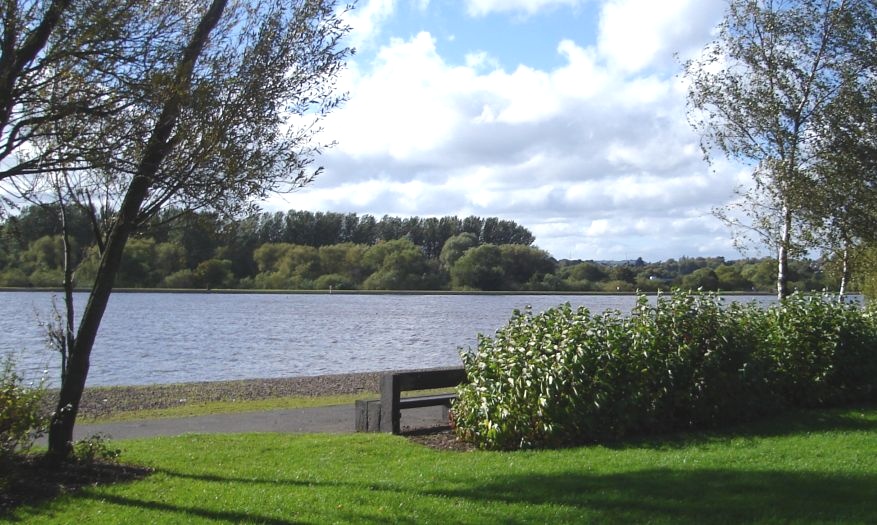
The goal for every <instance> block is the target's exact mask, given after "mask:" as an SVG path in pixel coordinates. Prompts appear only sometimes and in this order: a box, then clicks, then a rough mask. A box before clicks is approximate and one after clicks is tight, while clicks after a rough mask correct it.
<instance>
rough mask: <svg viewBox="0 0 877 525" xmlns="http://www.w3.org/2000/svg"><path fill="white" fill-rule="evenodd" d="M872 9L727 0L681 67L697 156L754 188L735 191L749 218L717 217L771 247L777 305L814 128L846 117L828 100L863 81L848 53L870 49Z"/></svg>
mask: <svg viewBox="0 0 877 525" xmlns="http://www.w3.org/2000/svg"><path fill="white" fill-rule="evenodd" d="M874 10H875V6H874V4H873V2H858V1H848V0H795V1H781V0H731V2H730V5H729V8H728V10H727V12H726V14H725V18H724V21H723V22H722V24H721V25H720V26H719V31H718V36H717V38H716V40H714V41H713V42H712V43H710V44H709V45H708V46H707V47H706V48H705V50H704V52H703V54H702V55H701V57H700V58H698V59H695V60H692V61H689V62H687V63H686V64H685V75H686V77H687V79H688V81H689V92H688V103H689V108H690V112H689V117H690V120H691V122H692V125H693V126H694V128H695V129H696V130H697V131H698V132H699V133H700V135H701V145H702V147H703V150H704V154H705V156H707V158H710V157H711V156H713V150H718V152H720V153H721V154H722V155H725V156H728V157H730V158H733V159H737V160H741V161H743V162H745V163H748V164H749V165H750V166H752V168H753V180H754V186H753V187H752V188H750V189H749V190H746V191H743V193H742V197H743V199H742V207H741V210H742V211H743V212H745V213H746V215H748V217H749V220H748V221H743V220H740V219H739V218H738V217H736V216H734V215H733V213H729V211H728V210H720V211H719V213H718V215H719V216H720V217H721V218H724V219H726V220H727V221H728V222H729V223H730V224H731V225H732V226H735V227H743V228H745V229H747V230H748V231H750V232H755V233H756V234H757V235H758V236H760V238H761V240H762V241H763V242H765V243H767V244H768V245H770V246H772V247H773V248H775V250H776V258H777V263H778V264H777V276H776V289H777V295H778V296H779V297H780V298H782V297H785V296H786V294H787V292H788V290H787V281H788V276H787V271H788V260H789V257H790V254H795V253H800V252H801V250H802V249H803V248H804V247H805V246H806V244H805V241H806V239H805V238H803V237H802V236H801V234H800V233H801V231H800V228H801V227H802V221H803V219H804V217H802V213H801V210H802V208H803V206H804V204H803V202H804V200H805V196H806V194H807V192H808V191H811V190H812V184H811V183H812V180H811V173H812V170H813V167H814V166H815V164H816V163H817V162H818V160H819V158H820V155H821V154H822V153H823V152H822V151H821V150H820V148H819V143H818V140H817V139H818V134H817V126H816V124H817V123H819V122H828V121H831V120H832V116H831V115H832V114H833V113H837V112H844V111H846V109H847V108H846V105H844V104H835V103H834V102H835V100H836V99H837V96H838V94H839V93H841V92H842V91H845V90H848V89H855V87H854V86H853V84H856V83H859V82H861V81H862V80H863V77H862V76H860V75H859V74H857V73H856V71H857V70H860V69H861V67H862V65H861V57H860V56H858V54H856V53H852V52H851V50H852V49H853V48H854V47H856V46H857V45H859V44H861V45H863V46H867V47H869V48H870V47H872V46H873V44H871V45H870V46H869V45H868V43H869V42H868V39H873V32H872V30H873V19H874V16H873V14H874ZM739 238H740V237H738V239H739Z"/></svg>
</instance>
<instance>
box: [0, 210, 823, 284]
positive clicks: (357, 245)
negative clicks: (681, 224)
mask: <svg viewBox="0 0 877 525" xmlns="http://www.w3.org/2000/svg"><path fill="white" fill-rule="evenodd" d="M55 211H57V210H52V209H51V207H49V208H38V207H31V208H28V209H26V210H24V212H23V213H21V214H19V215H18V216H16V217H12V218H9V219H8V220H6V221H5V222H3V223H2V224H0V245H2V247H3V250H2V255H0V286H25V287H27V286H41V287H57V286H59V284H60V283H61V282H62V281H63V279H64V261H65V258H64V246H63V244H64V243H63V242H62V236H61V235H60V225H59V224H54V225H53V221H52V220H51V218H52V217H53V216H55V215H54V212H55ZM84 219H85V218H84V216H82V215H81V214H77V213H71V214H69V215H68V231H69V235H70V243H69V244H70V246H71V247H72V248H73V249H72V253H73V254H74V257H73V259H72V263H73V264H74V265H75V266H76V272H75V280H76V283H77V285H78V286H80V287H83V286H89V285H91V284H92V283H93V281H94V280H95V279H96V278H97V274H98V268H99V253H98V250H97V249H96V248H95V247H94V241H93V238H92V234H91V232H90V230H89V228H88V227H87V226H88V224H87V221H85V220H84ZM301 224H310V226H309V227H307V228H306V231H311V232H317V231H318V232H321V233H320V235H319V236H317V235H309V236H308V237H307V239H309V240H310V243H307V244H305V243H296V242H288V241H285V240H283V239H290V238H292V239H298V238H301V237H296V236H295V233H294V231H293V228H294V226H291V225H301ZM332 225H335V227H330V226H332ZM345 225H347V227H345ZM147 232H148V235H146V234H144V235H140V236H137V237H135V238H133V239H131V240H130V241H129V242H128V245H127V248H126V250H125V253H124V255H123V257H122V261H121V263H120V266H119V271H118V274H117V276H116V284H117V285H119V286H125V287H132V288H140V287H143V288H153V287H163V288H197V289H205V288H211V289H216V288H244V289H282V290H299V289H304V290H310V289H317V290H328V289H329V288H330V287H331V288H333V289H336V290H350V289H365V290H424V289H428V290H447V289H454V290H548V291H607V292H613V291H633V290H642V291H656V290H666V289H669V288H671V287H681V288H686V289H697V288H702V289H705V290H726V291H731V290H733V291H752V290H758V291H768V290H769V289H771V287H772V286H773V278H774V275H775V272H776V262H775V261H773V260H770V259H762V260H740V261H734V262H727V261H725V260H724V259H723V258H721V257H716V258H703V257H700V258H682V259H678V260H676V259H670V260H668V261H663V262H656V263H646V262H644V261H643V260H642V259H638V260H636V261H628V262H621V263H600V262H594V261H568V260H564V261H556V260H555V259H554V258H552V257H551V256H550V255H549V254H548V253H546V252H544V251H543V250H540V249H538V248H535V247H533V246H530V243H531V242H532V238H533V237H532V235H531V234H530V232H529V231H527V229H526V228H524V227H522V226H520V225H517V224H515V223H514V222H511V221H502V220H498V219H495V218H487V219H482V218H479V217H467V218H466V219H462V220H461V219H459V218H457V217H443V218H441V219H435V218H427V219H421V218H417V217H413V218H408V219H400V218H398V217H386V216H385V217H383V218H382V219H380V220H379V221H377V220H375V219H374V218H373V217H370V216H368V215H366V216H363V217H361V218H360V217H358V216H357V215H356V214H339V213H311V212H298V211H290V212H288V213H285V214H284V213H275V214H267V213H266V214H255V215H252V216H250V217H247V218H245V219H243V220H239V221H234V220H226V219H222V218H221V217H220V216H218V215H216V214H212V213H201V214H191V215H188V216H186V217H185V218H184V219H180V220H177V221H173V222H161V221H156V222H155V223H154V224H153V227H152V228H151V229H149V230H147ZM273 239H281V242H275V241H274V240H273ZM351 239H355V241H365V242H355V241H354V240H351ZM417 239H419V240H420V241H419V242H418V240H417ZM424 240H426V242H424ZM508 240H513V241H514V240H518V241H520V242H507V241H508ZM823 266H827V268H828V271H827V272H826V271H823ZM835 274H837V272H836V271H835V272H832V266H831V265H830V264H824V263H823V262H814V261H806V260H793V261H790V268H789V279H790V287H791V288H792V289H800V290H822V289H824V288H831V289H836V286H837V282H836V281H837V279H835V278H833V275H835Z"/></svg>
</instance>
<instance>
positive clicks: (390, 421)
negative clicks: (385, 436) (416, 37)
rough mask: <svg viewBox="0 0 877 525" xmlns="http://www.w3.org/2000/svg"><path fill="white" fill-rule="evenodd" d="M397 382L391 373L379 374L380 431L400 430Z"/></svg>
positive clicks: (399, 391)
mask: <svg viewBox="0 0 877 525" xmlns="http://www.w3.org/2000/svg"><path fill="white" fill-rule="evenodd" d="M399 386H400V385H399V382H398V381H396V378H395V377H394V376H393V374H384V375H383V376H381V416H380V429H381V432H390V433H393V434H398V433H399V432H400V431H401V419H402V411H401V410H400V409H399V394H400V393H401V389H400V388H399Z"/></svg>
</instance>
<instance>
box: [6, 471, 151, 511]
mask: <svg viewBox="0 0 877 525" xmlns="http://www.w3.org/2000/svg"><path fill="white" fill-rule="evenodd" d="M2 468H3V476H2V478H3V479H2V480H0V518H7V519H8V515H9V513H11V512H12V511H14V510H15V509H16V508H18V507H19V506H22V505H39V504H41V503H43V502H46V501H48V500H51V499H54V498H56V497H58V496H59V495H61V494H69V493H71V492H76V491H78V490H79V489H81V488H83V487H93V486H96V485H108V484H112V483H127V482H131V481H136V480H139V479H143V478H145V477H146V476H148V475H150V474H151V473H152V472H153V469H150V468H146V467H139V466H133V465H123V464H116V463H103V462H94V463H85V464H83V463H73V462H70V463H62V464H61V465H58V466H55V465H50V464H49V463H47V462H46V461H45V460H44V459H43V458H42V457H41V456H25V457H18V458H15V459H14V460H12V461H10V462H8V463H4V464H3V465H2Z"/></svg>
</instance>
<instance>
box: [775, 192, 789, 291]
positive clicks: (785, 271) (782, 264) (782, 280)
mask: <svg viewBox="0 0 877 525" xmlns="http://www.w3.org/2000/svg"><path fill="white" fill-rule="evenodd" d="M782 213H783V225H782V229H781V230H780V242H779V246H778V247H777V299H779V300H783V299H785V298H786V297H787V296H788V295H789V247H790V245H791V243H792V211H791V209H790V208H789V205H788V204H784V205H783V212H782Z"/></svg>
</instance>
